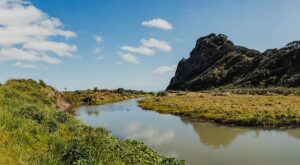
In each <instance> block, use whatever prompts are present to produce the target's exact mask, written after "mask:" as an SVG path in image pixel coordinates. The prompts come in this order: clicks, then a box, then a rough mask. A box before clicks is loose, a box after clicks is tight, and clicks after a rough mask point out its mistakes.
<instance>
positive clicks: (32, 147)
mask: <svg viewBox="0 0 300 165" xmlns="http://www.w3.org/2000/svg"><path fill="white" fill-rule="evenodd" d="M60 97H61V96H59V93H58V92H57V91H55V90H54V89H53V88H51V87H49V86H47V85H46V84H45V83H43V82H42V81H41V82H35V81H33V80H11V81H8V82H7V83H6V84H4V85H0V153H1V155H0V164H1V165H2V164H3V165H13V164H16V165H41V164H43V165H44V164H45V165H47V164H49V165H50V164H51V165H60V164H113V165H115V164H118V165H119V164H120V165H122V164H183V162H182V161H176V160H174V159H172V158H165V157H163V156H160V155H159V154H158V153H156V152H154V151H152V150H150V149H149V148H148V147H147V146H145V145H144V144H143V143H141V142H137V141H131V140H119V139H117V138H114V137H113V136H112V135H111V133H110V132H109V131H107V130H106V129H104V128H92V127H89V126H86V125H84V124H82V123H81V122H79V121H78V120H76V119H75V118H74V117H73V116H72V115H69V114H67V113H65V112H62V111H58V110H57V100H58V99H59V98H60Z"/></svg>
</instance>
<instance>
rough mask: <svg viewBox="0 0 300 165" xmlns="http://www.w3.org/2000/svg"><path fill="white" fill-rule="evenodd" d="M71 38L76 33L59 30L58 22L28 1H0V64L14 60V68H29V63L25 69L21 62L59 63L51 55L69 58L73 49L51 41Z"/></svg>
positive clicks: (61, 27) (72, 46) (60, 27)
mask: <svg viewBox="0 0 300 165" xmlns="http://www.w3.org/2000/svg"><path fill="white" fill-rule="evenodd" d="M75 36H76V33H74V32H72V31H68V30H64V29H63V24H62V23H61V22H60V20H59V19H57V18H53V17H50V16H48V15H47V14H46V13H44V12H43V11H41V10H39V9H38V8H36V7H35V6H33V5H32V4H30V3H29V2H28V1H25V0H1V2H0V62H3V61H18V62H17V63H16V65H15V66H18V67H21V66H23V67H26V66H27V67H31V68H32V66H34V65H33V64H26V66H25V65H21V64H23V63H21V61H27V62H45V63H48V64H60V63H62V61H61V60H60V59H58V58H57V57H52V56H54V55H58V56H60V57H63V56H73V53H74V52H76V51H77V47H76V45H70V44H67V43H65V42H63V41H62V40H61V41H60V42H57V41H54V40H55V38H56V37H63V38H65V39H68V38H71V37H75ZM50 54H51V55H50Z"/></svg>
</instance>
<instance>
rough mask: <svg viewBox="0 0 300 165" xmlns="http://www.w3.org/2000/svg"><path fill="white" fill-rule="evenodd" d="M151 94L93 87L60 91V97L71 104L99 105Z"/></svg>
mask: <svg viewBox="0 0 300 165" xmlns="http://www.w3.org/2000/svg"><path fill="white" fill-rule="evenodd" d="M151 94H152V93H149V92H148V93H147V92H143V91H136V90H125V89H123V88H119V89H116V90H107V89H102V90H99V89H97V88H95V89H93V90H82V91H65V92H61V94H60V97H61V98H60V99H61V100H65V101H67V102H68V103H69V104H71V105H72V106H79V105H82V104H88V105H101V104H107V103H112V102H118V101H123V100H127V99H132V98H138V97H145V96H149V95H151Z"/></svg>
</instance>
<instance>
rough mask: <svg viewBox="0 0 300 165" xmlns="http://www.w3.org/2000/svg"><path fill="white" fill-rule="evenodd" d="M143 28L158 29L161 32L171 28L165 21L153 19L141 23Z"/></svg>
mask: <svg viewBox="0 0 300 165" xmlns="http://www.w3.org/2000/svg"><path fill="white" fill-rule="evenodd" d="M142 25H143V26H146V27H151V28H158V29H163V30H172V29H173V26H172V24H171V23H169V22H168V21H167V20H165V19H162V18H155V19H152V20H148V21H144V22H142Z"/></svg>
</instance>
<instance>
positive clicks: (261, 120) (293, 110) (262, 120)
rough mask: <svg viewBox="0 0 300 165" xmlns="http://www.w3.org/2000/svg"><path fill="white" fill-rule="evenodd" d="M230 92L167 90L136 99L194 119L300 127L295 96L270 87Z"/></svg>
mask: <svg viewBox="0 0 300 165" xmlns="http://www.w3.org/2000/svg"><path fill="white" fill-rule="evenodd" d="M234 91H235V92H233V93H232V92H230V91H227V92H221V91H220V90H217V91H206V92H202V93H200V92H198V93H197V92H172V93H170V92H169V93H168V94H167V96H158V95H157V96H156V97H150V98H146V99H144V100H142V101H140V106H141V107H142V108H145V109H149V110H155V111H158V112H161V113H169V114H175V115H179V116H182V117H187V118H190V119H192V120H196V121H213V122H217V123H223V124H229V125H242V126H255V127H264V128H279V127H283V128H287V127H299V126H300V97H299V96H296V95H294V94H290V95H288V94H286V95H279V94H276V92H275V93H271V92H270V91H271V90H269V92H266V95H262V94H263V93H265V91H264V90H257V92H258V91H259V92H262V93H260V94H261V95H257V94H251V93H246V91H248V90H243V89H239V90H238V89H236V90H234ZM238 91H239V92H238ZM275 91H277V90H275ZM248 92H251V91H250V90H249V91H248ZM235 93H245V94H235ZM277 93H278V92H277ZM289 93H290V92H289ZM291 93H293V92H291Z"/></svg>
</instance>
